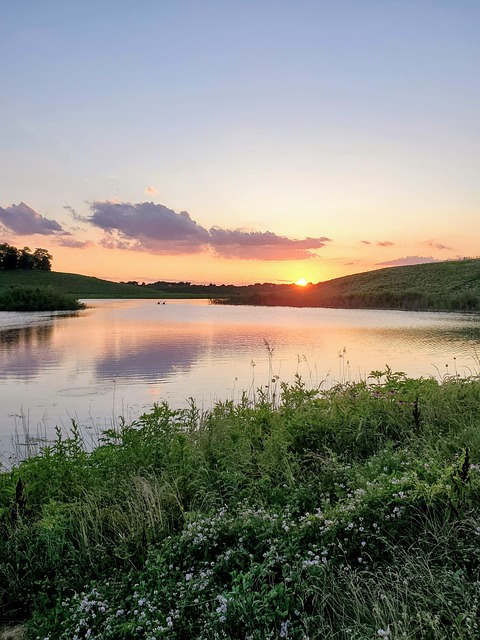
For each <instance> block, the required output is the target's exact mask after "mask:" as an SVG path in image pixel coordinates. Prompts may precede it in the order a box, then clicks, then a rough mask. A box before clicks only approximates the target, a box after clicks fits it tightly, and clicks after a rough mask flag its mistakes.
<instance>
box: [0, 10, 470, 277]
mask: <svg viewBox="0 0 480 640" xmlns="http://www.w3.org/2000/svg"><path fill="white" fill-rule="evenodd" d="M0 20H1V23H2V32H1V35H0V57H1V59H2V60H3V63H2V65H1V67H0V81H1V86H2V99H1V100H0V117H1V121H2V123H3V126H2V127H1V130H0V141H1V144H0V224H2V225H3V237H4V238H5V239H6V241H9V242H11V243H12V244H16V245H22V246H23V245H24V244H29V245H35V246H44V247H45V246H46V248H49V249H50V250H51V252H52V253H53V255H54V258H55V260H54V268H55V269H57V270H64V271H79V272H83V273H86V272H87V270H88V269H90V270H91V271H92V272H94V273H95V274H96V275H101V276H103V277H111V278H121V279H122V278H125V277H130V278H135V279H138V278H140V279H164V278H165V279H177V278H178V279H180V278H181V279H189V280H195V279H197V280H208V281H210V280H218V279H219V277H225V278H227V279H229V280H231V281H237V282H239V281H251V280H252V279H253V280H259V279H260V280H262V281H263V280H270V281H272V280H278V281H282V280H290V279H293V280H295V279H297V278H298V277H307V278H308V279H311V280H314V281H318V280H322V279H325V278H327V277H334V276H336V275H343V274H344V273H353V272H357V271H363V270H366V269H371V268H378V266H379V265H380V266H381V265H383V264H384V263H388V264H390V263H392V264H395V263H398V264H402V261H403V262H408V261H410V262H411V261H414V260H415V259H417V260H418V261H421V260H427V259H446V258H456V257H459V256H464V255H477V254H479V253H480V251H479V250H478V240H477V238H478V232H477V227H478V223H479V205H480V189H479V183H478V175H477V174H478V167H479V166H480V162H479V160H480V144H479V142H480V135H479V134H480V79H479V78H480V74H479V73H478V64H479V61H480V51H479V49H480V38H479V34H480V4H479V3H478V2H476V1H475V2H473V1H465V0H458V1H453V0H452V1H449V2H446V1H442V0H438V1H436V2H434V1H423V0H418V1H415V2H413V1H412V2H408V1H403V0H397V1H395V2H394V1H388V0H383V1H380V0H378V1H373V0H357V1H353V0H350V1H346V0H337V1H336V2H333V1H332V2H328V1H327V2H324V1H321V0H319V1H317V2H306V1H302V0H300V1H299V2H281V1H278V2H273V1H265V0H256V1H255V2H250V1H241V2H240V1H237V2H228V1H221V2H220V1H216V2H214V1H211V2H206V1H204V0H197V1H195V2H182V1H179V2H173V1H168V2H167V1H156V2H153V1H139V2H135V3H134V2H125V1H122V0H117V1H115V2H105V1H102V0H97V1H95V2H93V1H83V2H77V1H65V0H63V1H58V2H52V1H50V0H45V1H44V2H34V1H32V0H29V1H22V0H18V1H16V2H8V3H2V6H1V7H0ZM22 202H23V203H25V204H26V205H27V206H28V208H29V211H30V210H31V211H32V212H33V213H31V214H30V213H26V212H27V209H22V210H20V209H18V208H12V205H19V204H20V203H22ZM149 202H150V203H152V202H153V203H154V206H153V208H150V209H148V214H146V217H145V218H143V217H142V216H143V215H144V213H145V212H146V211H147V209H146V208H145V207H144V206H138V207H133V208H132V206H131V205H132V204H133V205H142V204H144V203H149ZM108 203H110V204H115V205H116V206H115V207H112V209H111V212H110V213H109V225H110V226H105V225H104V226H101V225H99V224H97V223H98V221H99V218H98V210H99V208H100V207H103V208H102V211H105V205H108ZM72 210H73V211H74V212H75V215H72ZM166 210H168V211H171V212H173V213H172V214H168V216H170V218H169V219H170V221H171V224H173V225H174V224H175V221H177V222H178V228H179V232H178V233H179V234H180V233H181V229H184V228H185V225H184V222H185V217H183V218H182V217H181V215H180V214H181V212H182V211H187V212H188V214H189V216H190V218H191V219H192V220H193V221H194V222H195V224H196V225H197V226H198V227H199V228H201V229H205V230H207V232H208V233H210V239H209V240H208V241H207V242H202V243H201V245H200V244H199V245H198V247H197V249H196V250H195V252H192V251H190V250H188V251H187V252H186V253H182V251H183V250H182V247H184V246H185V243H182V242H181V240H182V238H180V237H179V238H177V240H178V241H179V242H177V243H176V244H175V245H174V250H172V249H171V248H169V247H168V240H169V238H170V237H171V230H170V232H169V233H170V235H169V234H167V233H166V231H165V215H167V214H166V213H165V212H166ZM2 212H3V213H4V215H3V216H2ZM5 212H6V213H5ZM20 212H21V215H22V216H23V218H22V220H23V222H25V220H26V219H27V218H28V215H30V216H31V219H32V231H33V232H34V233H32V234H30V235H29V234H28V233H25V224H23V223H22V225H20V224H18V225H15V224H14V223H12V216H13V217H14V216H19V215H20ZM126 212H129V213H128V215H131V216H132V218H131V219H130V222H129V225H128V229H129V230H128V233H127V232H126V228H125V225H124V224H123V222H124V220H125V215H126ZM25 216H27V218H25ZM35 216H37V217H35ZM38 216H41V217H42V218H45V219H46V220H47V221H50V223H49V224H46V225H45V226H46V227H49V228H51V227H52V224H51V221H52V220H54V221H56V222H58V224H60V225H61V226H62V229H63V232H62V233H61V234H59V233H58V232H52V233H45V234H38V229H39V225H38V222H39V220H40V221H41V218H40V219H39V218H38ZM112 216H113V217H112ZM115 216H117V217H116V218H115ZM175 216H177V217H175ZM113 218H115V220H114V219H113ZM144 219H145V221H146V223H147V222H148V224H146V226H145V228H144V227H143V226H142V220H144ZM122 221H123V222H122ZM155 221H156V223H155ZM7 222H8V224H7ZM154 223H155V224H154ZM147 227H148V230H147ZM217 228H219V229H220V230H221V231H222V233H223V235H222V238H224V240H222V242H226V240H225V238H226V237H228V238H230V240H231V243H232V244H231V246H230V245H229V249H228V251H225V250H222V251H219V245H218V244H215V242H213V241H212V237H213V236H212V233H216V234H217V235H216V237H218V232H211V230H212V229H217ZM0 230H1V227H0ZM19 230H20V231H21V233H19ZM224 232H225V233H224ZM226 232H228V233H226ZM234 232H236V233H234ZM267 232H268V233H267ZM202 233H203V232H202ZM147 234H150V236H149V239H150V240H151V238H152V237H153V238H154V239H155V240H157V242H151V241H150V242H148V243H147V242H146V241H145V238H146V235H147ZM242 234H243V235H242ZM269 234H270V235H269ZM157 236H158V237H157ZM272 238H273V241H272ZM309 238H310V239H312V238H313V239H316V243H317V245H318V246H317V247H315V246H313V245H315V242H310V243H309V242H308V239H309ZM324 238H328V242H323V244H322V240H321V239H324ZM287 240H288V241H289V242H287ZM272 242H273V244H272ZM291 242H303V245H301V247H303V248H304V247H305V246H306V245H308V244H310V245H312V247H310V249H309V254H308V255H305V254H304V253H301V252H300V253H298V255H294V254H292V251H291V249H292V247H293V246H300V245H292V244H291ZM75 243H76V245H77V246H76V248H74V247H73V245H74V244H75ZM187 244H188V243H187ZM66 245H69V246H66ZM189 246H190V245H189ZM222 246H224V245H222ZM262 246H264V249H265V251H264V252H263V253H262V251H261V247H262ZM272 246H273V249H272ZM279 246H283V247H285V248H286V249H287V248H288V250H286V252H285V254H282V253H281V251H277V249H276V247H277V248H278V247H279ZM175 247H177V249H175ZM249 247H251V250H250V249H249ZM193 253H194V254H195V255H193ZM262 256H263V257H262ZM292 256H293V257H292ZM82 266H83V267H84V268H83V269H82V268H81V267H82ZM85 266H87V269H86V268H85Z"/></svg>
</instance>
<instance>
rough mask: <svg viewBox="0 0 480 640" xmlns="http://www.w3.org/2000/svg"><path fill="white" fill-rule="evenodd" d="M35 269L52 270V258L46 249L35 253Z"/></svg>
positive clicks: (37, 250) (36, 250)
mask: <svg viewBox="0 0 480 640" xmlns="http://www.w3.org/2000/svg"><path fill="white" fill-rule="evenodd" d="M32 268H33V269H37V270H38V271H51V270H52V256H51V255H50V254H49V253H48V251H47V250H46V249H35V251H34V252H33V267H32Z"/></svg>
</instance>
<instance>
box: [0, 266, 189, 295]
mask: <svg viewBox="0 0 480 640" xmlns="http://www.w3.org/2000/svg"><path fill="white" fill-rule="evenodd" d="M12 286H31V287H51V288H52V289H55V290H57V291H59V292H61V293H64V294H66V295H71V296H74V297H75V298H83V299H86V298H155V299H158V298H167V297H168V298H172V297H187V296H176V295H172V294H168V293H164V292H162V291H154V290H151V289H148V288H147V287H143V286H136V285H131V284H120V283H117V282H110V281H108V280H102V279H100V278H93V277H90V276H82V275H77V274H75V273H61V272H57V271H0V294H1V293H2V291H5V290H6V289H8V288H10V287H12ZM188 297H190V296H188Z"/></svg>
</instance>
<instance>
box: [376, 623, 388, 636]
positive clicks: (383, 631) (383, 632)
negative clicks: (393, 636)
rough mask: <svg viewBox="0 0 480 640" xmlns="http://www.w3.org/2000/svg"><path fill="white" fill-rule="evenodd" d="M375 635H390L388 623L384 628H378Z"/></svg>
mask: <svg viewBox="0 0 480 640" xmlns="http://www.w3.org/2000/svg"><path fill="white" fill-rule="evenodd" d="M377 636H380V637H381V638H388V637H390V625H388V627H387V628H386V629H379V630H378V631H377Z"/></svg>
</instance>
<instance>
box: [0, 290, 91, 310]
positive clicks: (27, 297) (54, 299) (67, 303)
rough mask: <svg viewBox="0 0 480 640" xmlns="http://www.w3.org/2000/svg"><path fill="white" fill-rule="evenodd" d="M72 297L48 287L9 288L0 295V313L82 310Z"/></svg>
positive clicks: (79, 303)
mask: <svg viewBox="0 0 480 640" xmlns="http://www.w3.org/2000/svg"><path fill="white" fill-rule="evenodd" d="M84 308H85V305H84V304H82V303H81V302H79V301H78V300H76V299H75V298H74V297H73V296H69V295H66V294H64V293H59V292H58V291H55V290H54V289H52V288H50V287H31V286H24V287H11V288H10V289H7V290H6V291H4V292H2V293H0V311H69V310H72V311H74V310H78V309H84Z"/></svg>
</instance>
